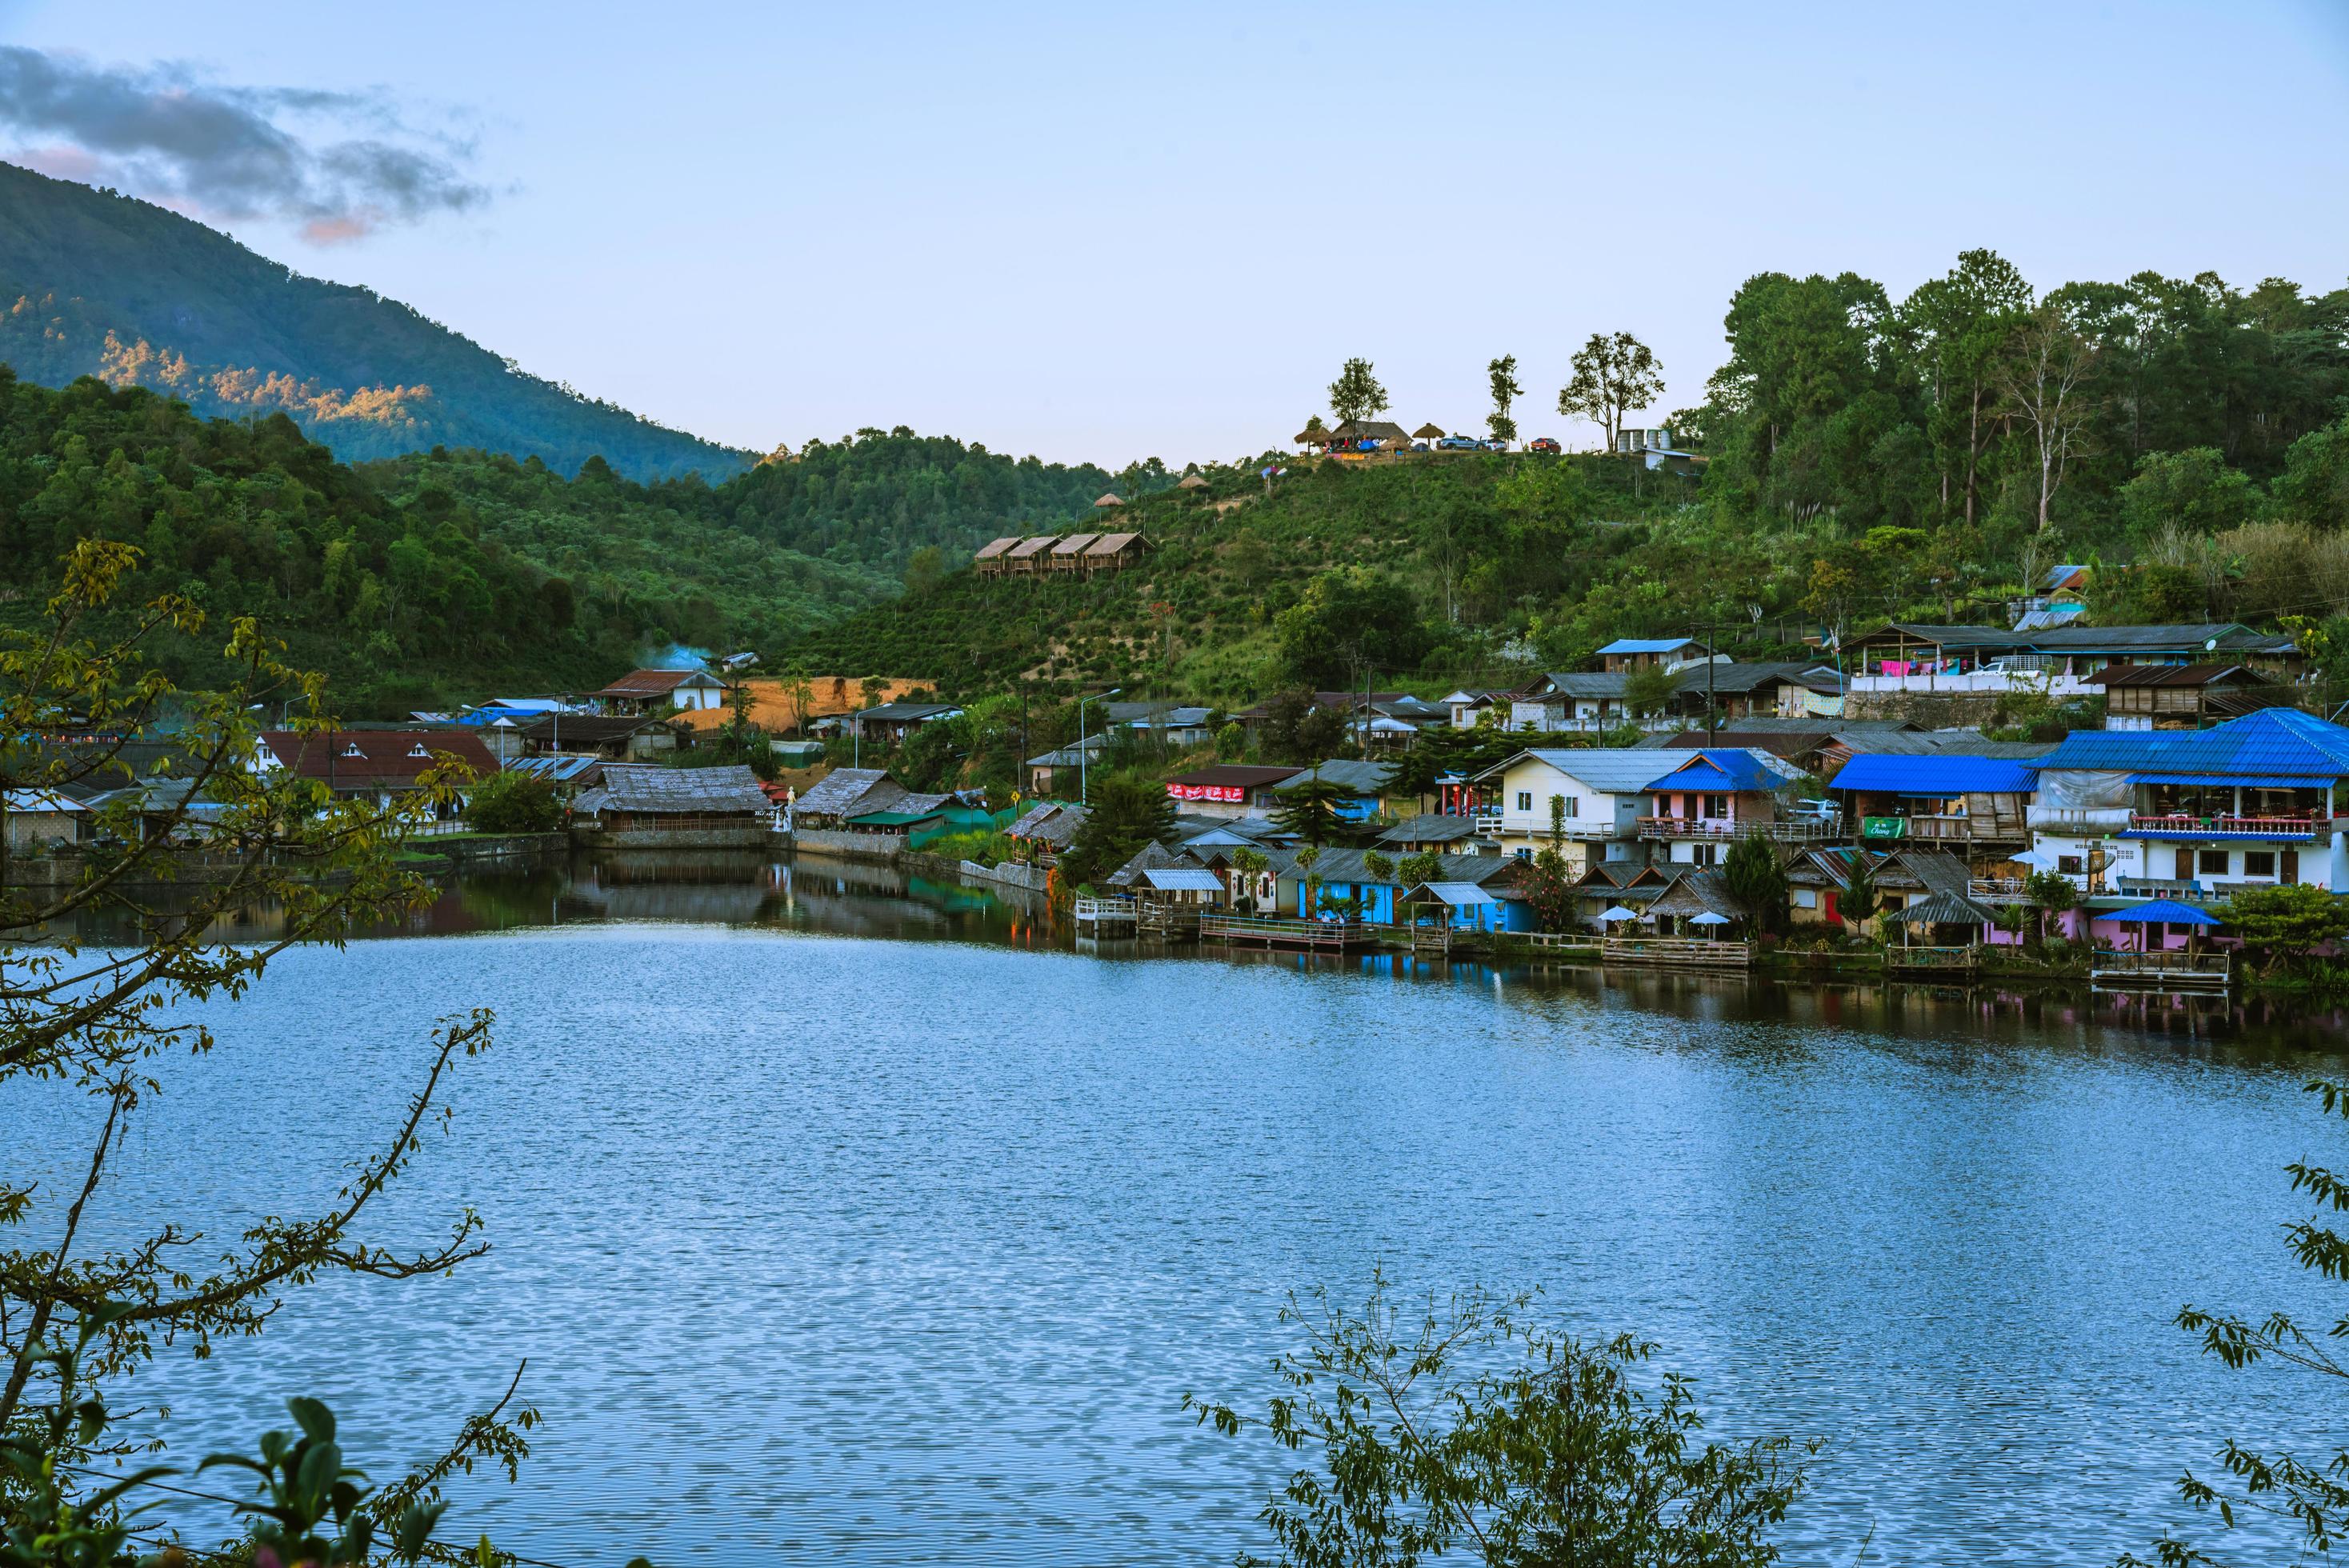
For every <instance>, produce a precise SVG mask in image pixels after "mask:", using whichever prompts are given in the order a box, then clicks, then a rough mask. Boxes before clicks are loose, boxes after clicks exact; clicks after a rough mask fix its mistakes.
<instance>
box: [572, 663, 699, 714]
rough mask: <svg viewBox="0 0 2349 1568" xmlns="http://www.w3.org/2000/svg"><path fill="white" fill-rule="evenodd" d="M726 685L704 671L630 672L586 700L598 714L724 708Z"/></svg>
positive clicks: (651, 712) (593, 692)
mask: <svg viewBox="0 0 2349 1568" xmlns="http://www.w3.org/2000/svg"><path fill="white" fill-rule="evenodd" d="M726 690H727V687H726V683H725V682H724V681H721V680H719V678H718V677H717V676H713V675H711V674H710V673H709V671H708V670H698V669H696V670H630V671H629V672H628V673H627V674H626V675H624V676H621V677H620V678H619V679H618V680H616V681H614V682H613V683H612V684H611V685H610V686H605V688H604V689H603V690H602V691H591V692H589V693H588V694H587V697H588V700H589V701H591V702H593V703H594V704H595V711H596V712H598V713H602V714H612V715H619V714H637V715H649V714H657V713H664V712H666V711H667V710H668V709H670V708H679V709H683V708H707V707H725V706H726Z"/></svg>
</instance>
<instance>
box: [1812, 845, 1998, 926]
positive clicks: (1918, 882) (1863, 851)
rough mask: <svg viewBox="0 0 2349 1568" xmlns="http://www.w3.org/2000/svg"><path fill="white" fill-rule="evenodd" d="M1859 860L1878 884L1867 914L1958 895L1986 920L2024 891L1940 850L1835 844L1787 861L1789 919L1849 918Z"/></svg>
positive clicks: (1842, 922)
mask: <svg viewBox="0 0 2349 1568" xmlns="http://www.w3.org/2000/svg"><path fill="white" fill-rule="evenodd" d="M1861 864H1864V865H1866V866H1867V867H1868V881H1869V883H1870V884H1871V885H1872V886H1873V887H1874V888H1875V889H1876V895H1877V907H1876V910H1875V912H1874V913H1872V914H1871V915H1870V916H1869V918H1870V919H1871V920H1874V919H1876V918H1878V916H1881V915H1885V914H1890V913H1898V912H1899V911H1902V910H1905V909H1906V908H1908V907H1909V905H1911V904H1924V903H1928V902H1929V901H1931V900H1934V899H1942V898H1946V899H1953V900H1962V901H1964V905H1965V907H1966V908H1967V909H1968V910H1969V911H1970V912H1977V911H1978V912H1980V915H1981V918H1982V919H1983V920H1987V919H1990V918H1992V913H1991V912H1992V911H1993V910H1994V909H1995V908H1996V907H1997V906H1998V905H1999V904H2001V903H2013V902H2015V901H2016V900H2019V899H2020V898H2021V896H2022V891H2021V890H2022V883H2021V881H2020V880H2019V879H2018V878H2013V877H2008V878H1985V877H1982V876H1980V875H1978V874H1977V873H1976V872H1975V871H1974V870H1973V868H1971V866H1969V865H1968V864H1967V862H1966V861H1964V860H1963V859H1961V857H1959V856H1957V855H1953V854H1949V853H1946V852H1944V851H1938V850H1923V849H1876V848H1871V847H1869V846H1868V845H1865V844H1837V845H1830V846H1824V847H1819V848H1815V849H1810V850H1806V851H1800V852H1798V853H1797V854H1796V855H1795V858H1794V859H1793V860H1792V861H1789V862H1788V864H1787V866H1786V885H1787V892H1788V895H1789V896H1788V903H1789V906H1790V907H1789V910H1788V915H1789V918H1790V920H1791V921H1792V923H1794V924H1795V925H1797V926H1807V925H1823V926H1829V927H1834V928H1837V929H1841V928H1843V927H1844V926H1846V925H1847V924H1848V923H1849V922H1848V921H1847V919H1846V915H1845V909H1844V901H1845V899H1846V898H1847V897H1848V895H1849V893H1850V890H1851V879H1852V875H1853V872H1854V870H1855V868H1856V867H1857V866H1858V865H1861ZM2018 869H2019V868H2018ZM1945 907H1946V906H1945ZM1958 923H1964V922H1963V921H1962V920H1961V921H1960V922H1958Z"/></svg>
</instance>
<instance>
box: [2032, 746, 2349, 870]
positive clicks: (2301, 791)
mask: <svg viewBox="0 0 2349 1568" xmlns="http://www.w3.org/2000/svg"><path fill="white" fill-rule="evenodd" d="M2040 768H2041V772H2040V775H2039V793H2038V797H2037V799H2036V801H2035V802H2034V804H2033V807H2032V809H2031V825H2032V830H2033V848H2032V854H2031V856H2030V857H2029V858H2030V860H2031V862H2032V863H2033V864H2034V865H2037V866H2040V867H2042V868H2043V869H2045V870H2049V871H2054V872H2061V873H2062V874H2063V875H2064V876H2067V877H2070V878H2071V879H2072V880H2073V881H2075V882H2077V883H2079V884H2080V886H2081V887H2082V888H2083V889H2084V890H2085V891H2086V892H2088V893H2089V895H2090V896H2091V897H2092V898H2094V897H2097V896H2104V897H2111V898H2122V897H2126V898H2138V897H2146V898H2173V899H2178V900H2179V901H2181V902H2186V903H2199V902H2208V901H2210V900H2215V899H2224V898H2226V897H2228V896H2230V894H2232V893H2233V892H2235V891H2236V890H2237V889H2240V888H2243V887H2263V886H2272V885H2274V884H2277V883H2280V882H2307V883H2310V884H2312V885H2313V886H2317V887H2323V888H2327V889H2330V890H2331V891H2333V892H2349V851H2344V845H2343V840H2342V832H2341V830H2340V829H2339V827H2338V826H2337V825H2336V819H2335V817H2334V809H2335V803H2336V801H2338V800H2339V799H2341V795H2342V789H2343V787H2344V784H2349V728H2344V727H2342V726H2340V725H2337V724H2331V723H2328V722H2326V721H2325V720H2323V719H2321V718H2318V717H2315V716H2314V715H2313V714H2307V713H2302V712H2301V711H2300V710H2299V709H2297V708H2286V707H2270V708H2262V709H2261V710H2260V711H2259V712H2257V713H2253V714H2250V715H2247V716H2245V717H2241V718H2237V719H2230V720H2229V721H2228V722H2226V723H2224V724H2220V725H2214V726H2213V727H2210V728H2209V729H2198V730H2174V729H2173V730H2161V729H2156V730H2135V731H2131V730H2081V731H2076V732H2075V733H2073V734H2071V735H2068V736H2066V737H2064V743H2063V744H2062V745H2060V746H2058V747H2056V748H2055V749H2054V750H2053V751H2052V752H2050V753H2049V754H2048V755H2047V756H2046V757H2045V758H2043V759H2042V761H2041V764H2040Z"/></svg>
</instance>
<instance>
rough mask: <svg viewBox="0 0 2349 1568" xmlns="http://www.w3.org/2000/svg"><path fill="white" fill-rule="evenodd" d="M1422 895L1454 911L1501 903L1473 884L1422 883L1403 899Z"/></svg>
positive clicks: (1406, 893)
mask: <svg viewBox="0 0 2349 1568" xmlns="http://www.w3.org/2000/svg"><path fill="white" fill-rule="evenodd" d="M1423 893H1424V894H1425V895H1426V896H1427V897H1429V898H1433V899H1436V900H1439V901H1441V902H1442V903H1447V904H1450V905H1451V906H1452V907H1453V908H1454V909H1474V908H1475V907H1476V906H1477V905H1478V904H1480V903H1500V902H1501V901H1500V900H1499V899H1496V898H1495V897H1494V896H1493V895H1492V894H1491V893H1489V892H1485V890H1484V889H1483V888H1481V887H1478V886H1477V885H1476V884H1475V882H1422V883H1420V884H1419V885H1418V886H1417V887H1415V888H1413V889H1411V890H1410V891H1409V892H1405V893H1404V894H1403V897H1404V898H1405V899H1416V898H1418V897H1419V896H1420V895H1421V894H1423Z"/></svg>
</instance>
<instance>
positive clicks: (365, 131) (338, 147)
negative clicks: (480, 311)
mask: <svg viewBox="0 0 2349 1568" xmlns="http://www.w3.org/2000/svg"><path fill="white" fill-rule="evenodd" d="M0 126H6V127H9V128H12V129H15V130H16V131H17V132H19V133H20V134H23V135H25V136H27V137H35V138H39V139H40V141H39V142H37V143H36V144H34V145H30V146H24V147H20V148H18V149H17V150H16V153H15V154H14V156H15V159H16V161H18V162H20V163H23V164H25V165H26V167H28V168H33V169H37V170H41V171H42V172H44V173H48V174H55V175H57V176H59V177H61V178H64V179H69V180H80V181H88V182H90V183H93V184H107V185H112V186H116V187H118V188H119V189H121V190H124V191H130V192H132V193H133V194H136V195H140V196H146V197H150V198H152V199H154V200H156V201H161V202H163V203H164V204H166V205H168V206H171V207H175V208H178V209H179V210H181V211H191V212H194V213H196V214H198V215H200V216H204V217H212V218H220V219H226V220H236V219H247V218H263V217H268V218H280V219H285V220H287V221H290V222H294V223H295V224H296V225H298V227H299V229H300V231H301V232H302V234H303V235H304V236H305V238H307V239H309V240H311V241H312V242H315V243H318V244H332V243H336V242H342V241H347V240H355V239H358V238H360V237H362V236H364V235H367V234H369V233H372V232H375V231H376V230H377V229H378V228H381V227H383V226H384V225H386V224H388V223H413V222H418V221H419V220H421V219H424V218H427V217H430V216H431V215H433V214H434V213H438V212H467V211H473V210H474V209H476V208H479V207H481V206H483V205H485V204H486V203H487V202H488V201H489V200H490V192H489V191H488V190H487V189H486V188H485V187H483V186H481V185H480V184H477V183H475V182H474V181H471V180H470V179H468V178H467V177H466V175H465V172H464V168H463V166H464V165H465V164H467V163H469V162H470V161H471V158H472V149H471V146H470V145H469V144H467V143H465V142H462V141H459V140H457V139H452V138H450V137H448V136H445V135H439V134H433V133H428V132H419V131H418V130H416V129H412V128H411V127H410V126H409V125H408V124H407V123H406V122H405V121H404V120H403V119H401V117H400V115H399V114H398V110H397V108H396V107H395V106H394V105H393V104H392V103H391V102H390V101H389V100H388V98H386V97H385V96H384V95H383V94H381V93H341V92H326V91H319V90H316V89H312V88H241V87H228V86H222V85H220V84H217V83H212V82H207V81H205V80H203V79H202V77H199V76H198V75H197V74H196V73H195V72H194V71H193V70H191V68H190V67H186V66H183V65H175V64H163V65H158V66H153V67H147V68H145V69H135V68H132V67H125V66H97V65H92V64H90V63H89V62H88V61H86V60H83V59H81V58H80V57H77V56H71V55H58V54H48V53H45V52H44V51H42V50H39V49H28V48H23V47H18V46H0Z"/></svg>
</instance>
